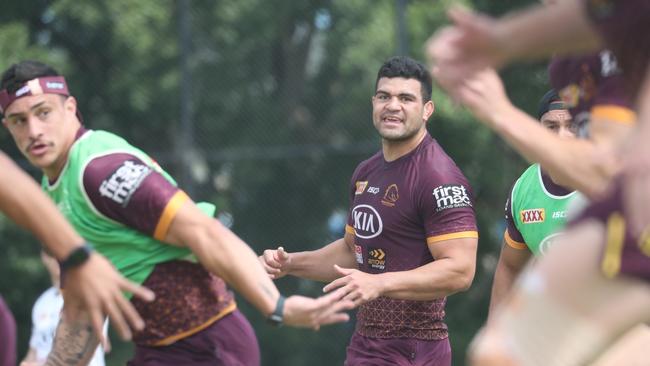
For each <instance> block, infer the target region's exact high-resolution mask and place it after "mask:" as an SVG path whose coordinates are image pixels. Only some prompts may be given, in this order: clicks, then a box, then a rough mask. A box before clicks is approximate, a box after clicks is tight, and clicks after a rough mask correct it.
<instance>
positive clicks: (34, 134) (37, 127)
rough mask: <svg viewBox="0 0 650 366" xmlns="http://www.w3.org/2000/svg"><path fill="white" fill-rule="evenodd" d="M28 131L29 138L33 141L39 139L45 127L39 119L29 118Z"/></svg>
mask: <svg viewBox="0 0 650 366" xmlns="http://www.w3.org/2000/svg"><path fill="white" fill-rule="evenodd" d="M27 131H28V134H29V137H30V138H32V139H37V138H38V137H39V136H41V135H42V134H43V126H42V124H41V122H40V121H39V119H38V118H36V117H35V116H29V117H28V118H27Z"/></svg>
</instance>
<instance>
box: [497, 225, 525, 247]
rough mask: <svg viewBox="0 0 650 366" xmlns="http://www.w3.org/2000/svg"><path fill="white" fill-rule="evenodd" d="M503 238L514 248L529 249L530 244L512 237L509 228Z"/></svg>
mask: <svg viewBox="0 0 650 366" xmlns="http://www.w3.org/2000/svg"><path fill="white" fill-rule="evenodd" d="M503 240H504V241H505V242H506V244H508V246H510V247H512V248H514V249H519V250H521V249H528V245H526V243H520V242H518V241H516V240H515V239H513V238H511V237H510V233H508V229H506V231H505V232H504V233H503Z"/></svg>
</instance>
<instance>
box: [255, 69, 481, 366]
mask: <svg viewBox="0 0 650 366" xmlns="http://www.w3.org/2000/svg"><path fill="white" fill-rule="evenodd" d="M431 90H432V86H431V76H430V75H429V73H428V72H427V70H426V69H425V68H424V66H423V65H421V64H420V63H418V62H416V61H415V60H412V59H410V58H407V57H393V58H391V59H389V60H387V61H386V62H385V63H384V64H383V65H382V66H381V68H380V69H379V72H378V73H377V78H376V84H375V93H374V96H373V97H372V119H373V124H374V127H375V128H376V129H377V132H378V133H379V135H380V136H381V138H382V150H381V151H379V152H378V153H376V154H375V155H374V156H372V157H371V158H369V159H368V160H365V161H364V162H362V163H361V164H359V165H358V166H357V168H356V170H355V172H354V173H353V175H352V179H351V180H350V188H349V194H350V196H349V198H350V211H349V213H348V220H347V225H346V229H345V235H344V237H343V238H341V239H338V240H336V241H334V242H332V243H330V244H328V245H326V246H325V247H323V248H321V249H318V250H314V251H306V252H296V253H287V252H285V251H284V250H283V249H282V248H279V249H278V250H266V251H264V254H263V256H262V258H261V259H262V261H263V263H264V264H265V266H266V268H267V271H268V272H269V274H270V275H271V276H272V277H273V278H279V277H281V276H284V275H286V274H291V275H294V276H298V277H303V278H308V279H312V280H317V281H324V282H329V281H331V282H330V283H329V284H328V285H326V286H325V288H324V290H325V291H332V290H334V289H337V288H339V289H343V290H344V291H345V292H346V294H347V295H346V297H345V298H346V299H350V300H352V301H354V302H355V304H357V305H360V308H359V311H358V313H357V325H356V330H355V332H354V334H353V336H352V339H351V340H350V344H349V346H348V348H347V354H346V361H345V365H347V366H355V365H376V366H379V365H438V366H449V365H451V357H452V352H451V347H450V343H449V337H448V331H447V325H446V324H445V322H444V316H445V303H446V296H448V295H451V294H453V293H456V292H459V291H464V290H466V289H468V288H469V286H470V285H471V283H472V280H473V277H474V272H475V266H476V263H475V262H476V248H477V242H478V232H477V228H476V221H475V216H474V210H473V202H472V193H471V188H470V186H469V184H468V182H467V180H466V178H465V177H464V175H463V173H462V172H461V171H460V169H458V167H457V166H456V164H455V163H454V162H453V160H452V159H451V158H450V157H449V156H448V155H447V154H446V153H445V152H444V151H443V149H442V148H441V147H440V145H438V142H437V141H436V140H434V139H433V138H432V137H431V136H430V135H429V133H428V132H427V129H426V123H427V121H428V120H429V118H430V117H431V115H432V113H433V111H434V105H433V102H432V101H431Z"/></svg>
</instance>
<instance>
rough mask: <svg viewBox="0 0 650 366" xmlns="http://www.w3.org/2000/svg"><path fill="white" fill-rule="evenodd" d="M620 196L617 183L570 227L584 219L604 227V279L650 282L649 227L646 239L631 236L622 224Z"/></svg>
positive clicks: (602, 259) (602, 258) (623, 220)
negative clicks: (617, 277) (614, 278)
mask: <svg viewBox="0 0 650 366" xmlns="http://www.w3.org/2000/svg"><path fill="white" fill-rule="evenodd" d="M622 193H623V192H622V186H621V181H620V180H617V181H616V182H615V183H614V185H613V187H612V190H611V191H610V193H609V194H608V195H607V197H605V198H603V199H600V200H597V201H594V202H593V203H592V204H591V205H589V206H588V207H587V208H586V209H585V210H584V212H583V213H582V214H581V215H580V216H579V217H578V218H577V219H576V220H574V221H573V222H572V223H571V225H572V226H574V225H576V224H579V223H580V222H582V221H584V220H588V219H596V220H598V221H601V222H602V223H603V224H604V225H605V228H606V230H607V234H606V235H605V245H604V247H603V252H602V256H601V261H600V268H601V271H602V273H603V274H604V275H605V276H606V277H616V276H618V275H625V276H628V277H634V278H637V279H640V280H642V281H645V282H650V223H649V224H648V226H647V229H646V233H647V234H646V235H643V236H642V237H637V236H634V235H632V233H631V232H630V230H629V227H628V225H627V224H626V220H625V213H624V211H623V194H622Z"/></svg>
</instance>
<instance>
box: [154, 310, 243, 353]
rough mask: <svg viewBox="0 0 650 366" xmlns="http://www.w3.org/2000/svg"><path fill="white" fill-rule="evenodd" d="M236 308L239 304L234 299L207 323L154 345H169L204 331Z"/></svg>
mask: <svg viewBox="0 0 650 366" xmlns="http://www.w3.org/2000/svg"><path fill="white" fill-rule="evenodd" d="M235 309H237V304H236V303H235V302H234V301H233V302H232V304H230V305H229V306H228V307H226V308H225V309H223V310H222V311H221V312H219V314H217V315H215V316H213V317H212V318H210V319H208V320H207V321H206V322H205V323H203V324H201V325H199V326H197V327H194V328H192V329H190V330H187V331H185V332H182V333H178V334H175V335H173V336H169V337H167V338H164V339H161V340H159V341H158V342H156V343H155V344H154V346H168V345H170V344H172V343H174V342H176V341H177V340H179V339H183V338H187V337H189V336H191V335H192V334H196V333H198V332H200V331H202V330H203V329H205V328H207V327H209V326H210V325H212V323H214V322H216V321H217V320H219V319H221V318H223V317H224V316H226V315H228V314H230V313H232V312H233V311H235Z"/></svg>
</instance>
